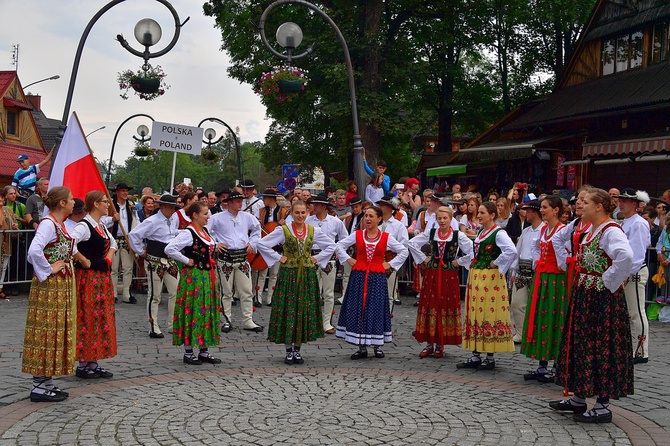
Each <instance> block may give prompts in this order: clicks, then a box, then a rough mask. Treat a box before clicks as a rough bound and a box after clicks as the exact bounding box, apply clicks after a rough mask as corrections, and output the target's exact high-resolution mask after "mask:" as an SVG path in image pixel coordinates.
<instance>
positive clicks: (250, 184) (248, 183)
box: [240, 180, 256, 189]
mask: <svg viewBox="0 0 670 446" xmlns="http://www.w3.org/2000/svg"><path fill="white" fill-rule="evenodd" d="M240 186H242V187H243V188H244V189H252V188H254V187H256V185H255V184H254V182H253V180H244V181H243V182H242V184H240Z"/></svg>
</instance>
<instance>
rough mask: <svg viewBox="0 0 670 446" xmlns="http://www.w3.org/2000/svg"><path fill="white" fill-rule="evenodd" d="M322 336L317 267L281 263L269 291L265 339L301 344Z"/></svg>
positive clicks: (280, 342) (281, 342)
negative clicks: (269, 305)
mask: <svg viewBox="0 0 670 446" xmlns="http://www.w3.org/2000/svg"><path fill="white" fill-rule="evenodd" d="M323 336H324V333H323V316H322V315H321V308H320V304H319V282H318V280H317V277H316V270H315V269H314V268H287V267H285V266H281V267H280V268H279V273H278V275H277V285H276V287H275V290H274V294H273V295H272V312H271V313H270V324H269V326H268V340H269V341H271V342H275V343H277V344H303V343H305V342H310V341H315V340H317V339H319V338H322V337H323Z"/></svg>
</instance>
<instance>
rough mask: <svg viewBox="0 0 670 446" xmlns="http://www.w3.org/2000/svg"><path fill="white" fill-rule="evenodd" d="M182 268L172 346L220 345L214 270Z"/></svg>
mask: <svg viewBox="0 0 670 446" xmlns="http://www.w3.org/2000/svg"><path fill="white" fill-rule="evenodd" d="M178 265H179V266H180V274H179V284H178V285H177V299H176V300H175V306H174V321H173V324H172V330H173V332H172V344H173V345H185V346H187V347H198V348H202V347H210V346H212V345H219V341H220V339H221V330H220V328H219V311H220V308H219V299H218V297H217V295H216V291H215V290H216V286H215V285H216V282H215V273H214V269H213V268H212V269H210V270H202V269H199V268H190V267H185V266H184V265H183V264H180V263H178Z"/></svg>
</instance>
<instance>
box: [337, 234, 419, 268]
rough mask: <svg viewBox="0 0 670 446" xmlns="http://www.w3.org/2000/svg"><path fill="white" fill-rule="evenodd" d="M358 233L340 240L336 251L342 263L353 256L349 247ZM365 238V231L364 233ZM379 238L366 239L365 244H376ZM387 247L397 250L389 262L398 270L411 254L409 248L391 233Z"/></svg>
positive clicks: (354, 241)
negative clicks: (375, 239)
mask: <svg viewBox="0 0 670 446" xmlns="http://www.w3.org/2000/svg"><path fill="white" fill-rule="evenodd" d="M363 231H365V230H363ZM357 233H358V231H354V232H353V233H352V234H350V235H349V236H347V237H346V238H345V239H343V240H340V241H339V242H338V243H337V248H336V252H337V258H338V259H339V260H340V263H344V262H346V261H348V260H349V259H350V258H351V256H350V255H349V254H347V249H348V248H349V247H350V246H353V245H355V244H356V234H357ZM363 239H364V240H365V232H364V233H363ZM379 240H381V237H380V238H379ZM379 240H377V241H376V242H369V241H367V240H365V244H366V245H371V244H374V245H376V244H377V243H378V242H379ZM386 249H387V250H389V251H392V252H395V253H396V254H397V255H396V256H395V257H394V258H393V259H392V260H391V261H390V262H389V264H390V265H391V268H393V269H394V270H396V271H398V270H399V269H400V267H401V266H402V265H403V263H405V260H407V257H408V256H409V251H408V250H407V248H405V246H404V245H403V244H402V243H400V242H399V241H397V240H396V239H395V238H393V236H392V235H390V234H389V236H388V239H387V242H386Z"/></svg>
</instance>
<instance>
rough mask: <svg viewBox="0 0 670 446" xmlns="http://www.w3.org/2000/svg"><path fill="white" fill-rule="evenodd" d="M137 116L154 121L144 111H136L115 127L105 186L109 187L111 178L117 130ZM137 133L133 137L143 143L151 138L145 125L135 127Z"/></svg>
mask: <svg viewBox="0 0 670 446" xmlns="http://www.w3.org/2000/svg"><path fill="white" fill-rule="evenodd" d="M138 116H143V117H145V118H149V119H151V122H153V121H154V118H152V117H151V116H150V115H147V114H145V113H137V114H134V115H132V116H129V117H127V118H126V119H125V121H123V122H122V123H121V124H120V125H119V128H117V129H116V133H114V139H113V140H112V151H111V152H110V154H109V165H108V166H107V177H106V179H105V184H106V185H107V188H108V189H109V185H110V181H111V179H112V160H113V159H114V147H115V146H116V138H117V137H118V136H119V132H120V131H121V127H123V126H124V125H125V123H126V122H128V121H130V120H131V119H133V118H137V117H138ZM137 134H138V135H140V138H138V137H137V136H135V135H133V139H134V140H135V141H138V142H141V143H145V142H147V141H150V140H151V137H150V136H147V135H149V127H147V126H146V125H144V124H142V125H140V126H138V127H137Z"/></svg>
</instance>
